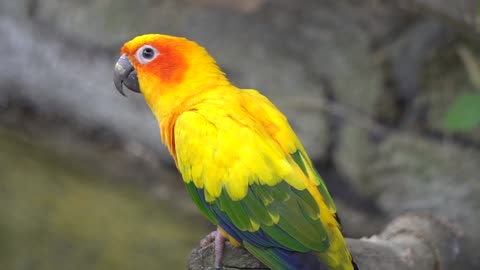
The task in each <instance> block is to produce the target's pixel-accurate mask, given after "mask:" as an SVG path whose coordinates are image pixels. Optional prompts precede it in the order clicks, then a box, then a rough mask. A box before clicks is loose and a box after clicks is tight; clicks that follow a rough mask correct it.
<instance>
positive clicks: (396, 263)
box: [188, 214, 460, 270]
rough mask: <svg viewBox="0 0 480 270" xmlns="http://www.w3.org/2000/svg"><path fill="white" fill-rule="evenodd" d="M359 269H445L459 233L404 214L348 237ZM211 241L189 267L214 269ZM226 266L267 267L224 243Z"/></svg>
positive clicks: (450, 265)
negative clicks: (374, 231)
mask: <svg viewBox="0 0 480 270" xmlns="http://www.w3.org/2000/svg"><path fill="white" fill-rule="evenodd" d="M347 242H348V245H349V247H350V251H351V253H352V256H353V258H354V259H355V261H356V262H357V265H358V267H359V269H360V270H385V269H389V270H414V269H415V270H446V269H455V266H454V265H455V260H456V258H457V257H458V256H459V254H460V250H459V244H458V242H459V233H458V232H457V231H456V230H455V229H454V227H453V226H451V225H449V224H448V223H446V222H444V221H442V220H439V219H436V218H432V217H427V216H418V215H413V214H409V215H404V216H401V217H399V218H397V219H395V220H394V221H393V222H391V223H390V224H389V225H388V226H387V227H386V228H385V230H384V231H383V232H382V233H380V234H379V235H376V236H372V237H370V238H364V239H347ZM213 260H214V245H213V243H212V244H210V245H209V246H207V247H204V248H199V247H197V248H196V249H195V250H193V251H192V253H191V255H190V258H189V260H188V269H190V270H200V269H202V270H209V269H211V270H213V269H214V268H213ZM223 265H224V269H225V270H233V269H251V270H255V269H257V270H259V269H267V268H266V267H265V266H264V265H262V264H261V263H260V262H259V261H258V260H257V259H255V258H254V257H253V256H252V255H250V254H249V253H248V252H247V251H246V250H245V249H243V248H235V247H232V246H231V245H230V244H228V243H227V245H226V246H225V255H224V258H223Z"/></svg>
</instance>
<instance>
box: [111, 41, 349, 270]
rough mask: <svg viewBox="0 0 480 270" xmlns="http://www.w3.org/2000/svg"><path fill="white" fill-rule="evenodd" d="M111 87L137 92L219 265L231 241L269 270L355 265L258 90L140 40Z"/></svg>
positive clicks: (181, 50) (311, 171) (322, 189)
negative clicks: (207, 228) (205, 223)
mask: <svg viewBox="0 0 480 270" xmlns="http://www.w3.org/2000/svg"><path fill="white" fill-rule="evenodd" d="M252 61H253V60H252ZM114 82H115V86H116V88H117V89H118V91H120V92H121V93H122V94H123V89H122V86H123V85H125V86H126V87H127V88H129V89H130V90H132V91H135V92H141V93H142V94H143V96H144V97H145V100H146V102H147V103H148V105H149V106H150V108H151V110H152V112H153V114H154V115H155V116H156V118H157V120H158V123H159V126H160V133H161V139H162V142H163V143H164V144H165V145H166V146H167V148H168V150H169V151H170V153H171V155H172V157H173V159H174V160H175V163H176V166H177V168H178V170H179V171H180V173H181V175H182V178H183V181H184V182H185V186H186V188H187V191H188V193H189V194H190V196H191V197H192V199H193V201H194V202H195V204H196V205H197V207H198V208H199V209H200V210H201V212H202V213H203V214H204V215H205V216H206V217H207V218H208V219H209V220H210V222H212V223H213V224H215V225H216V226H217V227H218V233H217V234H216V236H215V238H216V239H215V244H216V254H217V258H216V260H215V264H216V267H219V266H220V264H221V255H222V250H223V243H224V242H223V241H224V240H225V239H228V240H229V241H230V242H231V243H232V244H234V245H237V246H239V245H241V246H243V247H245V248H246V249H247V250H248V251H249V252H250V253H252V254H253V255H254V256H255V257H256V258H258V259H259V260H260V261H261V262H263V263H264V264H265V265H267V266H268V267H269V268H271V269H274V270H298V269H309V270H313V269H315V270H319V269H323V270H327V269H328V270H353V269H357V266H356V265H355V263H354V262H353V260H352V257H351V255H350V253H349V251H348V248H347V246H346V244H345V240H344V238H343V236H342V233H341V230H340V224H339V220H338V218H337V214H336V209H335V205H334V202H333V200H332V198H331V197H330V194H329V193H328V190H327V188H326V186H325V184H324V183H323V181H322V179H321V177H320V175H319V174H318V173H317V171H316V170H315V168H314V167H313V165H312V162H311V160H310V158H309V157H308V155H307V153H306V151H305V149H304V148H303V146H302V144H301V143H300V141H299V140H298V138H297V136H296V135H295V133H294V132H293V130H292V128H291V127H290V125H289V123H288V122H287V119H286V117H285V116H284V115H283V114H282V113H281V112H280V111H279V110H278V109H277V108H276V107H275V105H273V104H272V103H271V102H270V101H269V100H268V99H267V98H266V97H265V96H263V95H262V94H260V93H259V92H258V91H256V90H253V89H239V88H237V87H236V86H234V85H232V84H231V83H230V82H229V81H228V79H227V78H226V77H225V74H224V73H223V72H222V71H221V70H220V69H219V67H218V66H217V64H216V63H215V60H214V59H213V58H212V57H211V56H210V55H209V54H208V53H207V51H206V50H205V49H204V48H203V47H201V46H200V45H198V44H197V43H195V42H193V41H190V40H188V39H185V38H182V37H174V36H168V35H160V34H149V35H143V36H138V37H136V38H134V39H132V40H130V41H128V42H127V43H125V45H124V46H123V47H122V49H121V56H120V59H119V60H118V62H117V63H116V65H115V71H114ZM217 246H218V247H217Z"/></svg>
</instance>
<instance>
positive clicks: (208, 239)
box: [200, 229, 227, 270]
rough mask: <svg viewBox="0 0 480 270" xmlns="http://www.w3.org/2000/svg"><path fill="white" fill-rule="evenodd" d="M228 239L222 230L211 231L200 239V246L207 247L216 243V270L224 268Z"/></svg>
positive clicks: (214, 264)
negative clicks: (223, 261)
mask: <svg viewBox="0 0 480 270" xmlns="http://www.w3.org/2000/svg"><path fill="white" fill-rule="evenodd" d="M226 240H227V239H226V238H225V237H224V236H223V234H222V233H221V232H220V230H218V229H217V230H216V231H213V232H211V233H209V234H208V235H207V236H205V238H203V239H202V240H201V241H200V248H205V247H207V246H208V245H210V244H211V243H214V247H215V259H214V263H213V266H214V267H215V270H217V269H222V259H223V250H224V248H225V241H226Z"/></svg>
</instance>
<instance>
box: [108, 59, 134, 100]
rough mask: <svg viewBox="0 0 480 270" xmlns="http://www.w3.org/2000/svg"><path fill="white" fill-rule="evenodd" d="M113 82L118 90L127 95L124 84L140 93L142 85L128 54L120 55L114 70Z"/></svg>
mask: <svg viewBox="0 0 480 270" xmlns="http://www.w3.org/2000/svg"><path fill="white" fill-rule="evenodd" d="M113 83H114V84H115V88H117V90H118V92H120V94H122V95H123V96H126V95H125V93H124V92H123V85H125V86H126V87H127V88H128V89H130V90H131V91H133V92H137V93H140V86H139V84H138V78H137V71H135V69H134V68H133V65H132V63H131V62H130V60H129V59H128V56H127V55H126V54H124V55H122V56H120V58H119V59H118V61H117V63H116V64H115V69H114V71H113Z"/></svg>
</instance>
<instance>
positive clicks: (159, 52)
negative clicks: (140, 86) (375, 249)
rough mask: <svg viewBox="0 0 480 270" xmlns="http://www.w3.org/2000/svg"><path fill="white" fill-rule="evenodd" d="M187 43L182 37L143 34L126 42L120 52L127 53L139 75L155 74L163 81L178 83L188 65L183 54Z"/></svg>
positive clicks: (187, 45)
mask: <svg viewBox="0 0 480 270" xmlns="http://www.w3.org/2000/svg"><path fill="white" fill-rule="evenodd" d="M189 43H190V42H189V41H188V40H186V39H183V38H172V37H167V36H162V35H144V36H140V37H137V38H135V39H133V40H131V41H129V42H127V43H126V44H125V45H124V46H123V47H122V49H121V54H127V55H128V58H129V59H130V61H131V62H132V64H133V66H134V68H135V70H136V71H137V73H138V74H139V76H142V75H146V76H148V75H155V76H158V78H160V80H161V81H162V82H163V83H166V84H178V83H180V82H181V81H182V80H183V78H184V76H185V72H186V71H187V69H188V66H189V65H188V62H187V59H186V56H185V55H186V54H185V52H186V51H188V47H189V45H190V44H189Z"/></svg>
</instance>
